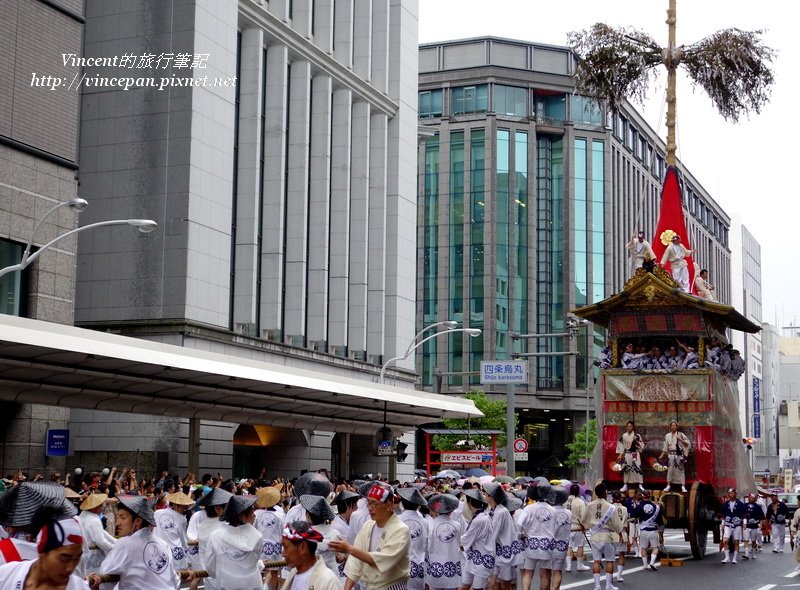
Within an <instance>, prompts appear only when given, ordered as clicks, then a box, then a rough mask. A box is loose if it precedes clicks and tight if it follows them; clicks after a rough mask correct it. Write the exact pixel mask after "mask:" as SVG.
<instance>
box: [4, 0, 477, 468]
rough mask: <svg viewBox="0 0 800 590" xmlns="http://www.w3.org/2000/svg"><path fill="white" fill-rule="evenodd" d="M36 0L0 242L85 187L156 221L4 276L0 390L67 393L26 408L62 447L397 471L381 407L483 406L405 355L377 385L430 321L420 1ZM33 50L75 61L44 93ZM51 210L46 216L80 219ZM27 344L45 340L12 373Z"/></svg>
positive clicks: (151, 459)
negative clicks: (453, 392)
mask: <svg viewBox="0 0 800 590" xmlns="http://www.w3.org/2000/svg"><path fill="white" fill-rule="evenodd" d="M73 4H75V5H77V6H79V7H81V8H82V7H85V13H83V12H74V13H73V12H71V10H76V9H75V7H71V8H70V7H69V6H67V5H73ZM20 6H21V8H20V10H19V11H18V12H13V13H12V14H11V15H10V16H11V18H10V20H9V19H8V18H5V19H4V22H5V24H4V25H3V27H4V31H5V29H6V28H8V27H11V28H12V29H13V30H12V31H11V32H12V33H13V34H4V35H3V36H2V38H3V39H15V38H16V39H18V41H17V44H16V45H15V46H14V47H10V48H7V49H8V51H7V53H8V54H12V55H15V56H17V61H16V62H14V63H12V65H11V66H10V67H12V70H13V71H12V72H4V73H8V74H9V76H8V79H14V80H17V85H16V86H15V87H14V88H13V93H15V94H13V95H12V97H11V98H12V99H13V100H9V101H5V102H3V103H2V108H3V110H2V112H0V116H2V121H0V124H2V125H3V127H2V128H1V129H0V135H2V137H3V146H2V147H0V149H1V150H2V152H0V153H2V162H3V165H4V172H8V174H4V176H3V183H4V184H3V191H4V192H3V207H2V212H3V213H2V217H0V219H2V225H0V228H1V229H0V237H2V238H3V242H2V253H3V256H4V261H6V259H7V260H13V259H14V257H15V256H17V255H18V254H19V253H20V245H21V244H24V242H25V241H26V239H27V238H28V235H29V233H30V229H31V228H32V226H33V224H34V220H38V219H40V218H41V212H42V210H44V207H46V206H48V205H50V204H53V203H57V202H60V201H62V200H64V199H68V198H69V197H74V196H76V194H77V193H76V191H77V190H78V186H79V187H80V189H79V196H80V197H82V198H84V199H86V200H88V201H89V203H90V204H91V206H90V207H89V208H88V209H87V210H86V211H85V212H84V213H83V214H82V218H81V224H82V225H88V224H91V223H93V222H98V221H102V220H107V219H109V218H152V219H154V220H156V221H157V222H158V225H159V231H157V232H154V233H152V234H150V235H149V236H147V237H146V238H145V239H139V238H137V237H136V236H130V235H125V236H122V237H121V236H120V235H118V232H115V231H113V230H112V229H109V228H100V229H97V230H95V231H93V232H84V233H82V234H81V239H80V241H79V243H78V251H79V252H80V256H79V257H78V264H77V267H78V268H77V279H76V282H75V283H73V277H74V276H75V266H76V263H75V256H74V253H75V242H74V241H73V242H65V243H64V244H63V248H62V250H60V251H59V252H57V253H55V254H54V255H53V260H52V266H47V265H46V264H45V263H46V262H47V260H46V259H45V258H44V257H43V258H42V261H41V262H42V264H39V265H38V266H37V267H36V268H35V269H34V270H32V271H31V272H30V273H29V274H28V275H23V276H22V277H20V276H19V275H17V276H16V278H15V279H14V280H16V281H17V282H8V281H9V279H5V280H4V282H3V286H5V287H10V289H11V292H10V294H7V295H6V296H5V298H4V303H3V305H4V306H5V308H6V309H8V310H10V313H12V314H14V315H19V316H23V317H21V318H7V319H6V318H4V322H3V324H4V329H3V335H2V337H0V347H2V348H3V352H2V354H0V357H2V358H3V361H1V362H0V373H2V375H0V379H2V380H3V382H4V387H3V389H2V391H0V397H2V399H36V400H39V399H41V400H48V401H49V402H50V403H52V404H60V405H65V406H69V407H70V408H72V409H71V410H67V409H64V408H59V409H58V416H56V415H55V410H54V414H53V416H50V414H48V413H47V412H45V411H44V410H41V411H39V410H36V412H35V416H36V418H37V419H45V418H46V419H47V420H49V421H50V422H51V423H52V424H55V425H58V426H66V425H67V422H66V420H67V416H68V417H69V424H68V426H69V428H70V431H71V434H72V455H71V456H70V457H69V459H68V460H67V462H66V467H67V468H68V469H71V468H73V467H75V466H83V467H89V468H100V467H103V466H106V465H113V464H116V465H124V466H136V467H138V471H139V473H148V474H155V473H158V472H159V471H160V470H161V469H169V470H170V471H173V472H181V473H182V472H184V471H185V470H186V469H187V468H189V469H190V470H191V471H194V472H196V473H197V472H200V473H202V472H205V471H208V472H212V473H217V472H220V473H221V474H223V476H230V475H231V474H235V475H237V476H238V475H250V476H252V475H257V474H258V473H259V471H260V469H261V468H262V467H264V468H266V473H267V474H270V475H283V476H296V475H299V474H300V473H301V472H302V471H304V470H314V469H318V468H322V467H325V468H328V469H330V470H331V471H332V473H333V475H334V476H339V477H342V476H347V475H349V474H351V473H373V474H374V473H378V472H382V473H384V474H385V473H387V471H389V473H391V472H392V469H393V467H392V465H393V462H391V461H389V460H388V459H387V458H386V457H375V456H374V451H375V448H376V441H375V440H373V437H374V435H375V430H376V429H377V428H378V427H379V426H381V425H382V424H383V425H387V424H388V425H389V426H391V427H393V428H394V431H393V433H392V435H393V436H401V435H402V434H403V432H404V431H407V430H410V429H413V426H415V425H417V424H420V423H423V422H435V421H436V420H438V419H441V418H442V417H443V416H446V415H448V414H449V413H450V411H451V410H453V411H454V415H463V416H466V415H469V414H470V413H475V411H474V406H473V405H472V403H471V402H468V403H466V404H465V403H463V402H462V401H461V400H445V399H444V398H443V397H441V396H438V397H435V398H434V397H432V396H428V395H426V394H424V393H423V394H419V393H417V392H415V391H414V381H415V374H414V373H413V358H409V359H399V360H398V361H397V363H396V364H393V365H392V366H390V367H389V368H388V373H387V376H388V379H387V383H386V384H385V385H384V384H377V383H376V381H377V379H378V375H379V373H380V369H381V367H382V366H383V364H384V363H386V362H387V361H389V360H394V358H395V357H401V356H403V352H404V351H405V350H406V348H407V347H408V346H409V343H410V342H412V341H413V339H414V335H415V333H416V331H415V316H414V312H415V296H416V293H415V285H416V275H415V270H416V269H415V253H416V239H415V234H414V231H413V227H414V223H415V215H416V197H417V195H416V168H415V161H416V160H415V155H416V151H415V150H416V135H417V116H416V101H417V75H416V61H417V41H416V39H417V14H416V2H412V1H408V0H374V1H367V2H360V1H359V2H354V1H353V0H335V1H334V0H314V1H312V0H294V1H289V0H273V1H270V2H265V1H263V0H241V1H240V2H212V1H210V0H194V1H189V2H183V3H181V5H180V10H178V9H177V8H176V7H175V6H173V5H172V4H167V3H153V2H149V1H145V0H134V1H133V2H125V3H119V2H108V1H106V0H88V1H87V2H85V3H84V2H74V1H73V0H69V1H68V0H64V1H63V2H61V1H58V0H56V1H53V2H51V1H47V2H44V1H42V2H37V1H34V0H32V1H31V2H25V3H20ZM84 20H85V24H83V23H84ZM9 23H10V24H9ZM52 31H58V34H57V35H55V34H53V33H52ZM43 39H44V40H46V42H42V40H43ZM81 39H83V43H84V45H83V47H81V45H80V42H81V41H80V40H81ZM29 45H30V47H29ZM34 46H35V48H36V49H37V50H39V52H38V53H37V52H36V51H29V50H30V49H31V48H32V47H34ZM31 53H34V54H35V55H36V60H35V61H34V62H32V63H29V61H26V60H28V59H29V54H31ZM62 53H64V54H65V55H66V56H67V58H66V59H62ZM40 54H41V55H40ZM23 58H24V59H23ZM7 63H8V62H4V66H3V67H9V66H7V65H5V64H7ZM62 63H63V65H64V67H63V68H55V67H54V66H53V64H57V65H62ZM48 67H49V68H50V69H47V68H48ZM31 68H33V69H34V70H35V71H36V72H37V73H38V72H47V73H50V72H52V73H53V75H54V76H57V77H58V79H59V80H60V79H64V80H67V81H69V80H72V81H73V82H76V81H77V83H75V84H74V85H71V87H70V88H69V89H66V88H62V89H57V90H56V91H52V90H48V89H41V90H40V89H37V88H35V87H34V85H32V84H30V74H31V72H30V69H31ZM62 70H63V71H62ZM12 73H14V74H17V75H16V76H13V75H10V74H12ZM34 79H36V78H35V77H34ZM7 95H8V93H4V96H7ZM55 97H59V100H63V101H64V103H63V104H62V103H58V104H56V103H53V101H54V100H55ZM48 101H50V102H48ZM31 109H34V110H31ZM78 125H80V135H79V134H78ZM78 138H80V139H78ZM76 171H77V173H76ZM17 200H19V203H17ZM52 221H53V223H52V224H51V225H49V226H47V227H42V231H43V232H44V231H46V232H48V236H50V235H51V234H53V233H58V232H60V231H61V230H64V229H72V227H74V223H75V220H74V216H72V215H67V213H66V212H65V211H61V212H60V215H59V217H58V218H57V219H55V218H54V220H52ZM41 243H42V241H41V240H40V239H38V238H37V240H36V241H35V242H34V244H35V245H36V246H38V245H40V244H41ZM35 273H40V274H35ZM8 291H9V289H8V288H7V289H4V294H5V293H8ZM21 302H22V303H21ZM26 302H27V305H28V309H25V308H24V304H25V303H26ZM73 305H74V317H73ZM24 316H27V318H25V317H24ZM32 317H33V318H36V317H41V318H43V319H46V320H48V321H59V322H62V323H65V324H71V323H73V321H74V323H75V324H76V325H77V326H78V327H80V328H89V329H90V330H85V329H83V330H82V329H79V328H75V327H72V326H69V327H67V328H64V329H62V330H56V329H53V328H51V327H49V326H51V324H47V323H44V322H35V321H32V320H30V319H29V318H32ZM101 332H102V333H101ZM131 337H133V338H131ZM44 342H48V343H50V345H51V346H52V347H53V350H52V351H51V352H50V353H49V354H48V351H47V350H46V345H45V344H44ZM43 347H45V348H43ZM12 354H13V355H16V356H18V357H19V358H18V359H17V360H19V362H23V363H24V362H28V361H31V360H32V359H35V362H29V365H30V367H29V369H28V370H26V371H24V372H20V371H15V369H16V365H15V364H14V363H13V362H11V361H10V360H8V359H9V357H10V355H12ZM408 391H412V392H413V395H409V394H408ZM404 398H407V399H404ZM309 404H310V405H309ZM454 404H455V405H454ZM464 408H466V410H467V411H466V413H464V412H461V410H462V409H464ZM470 408H471V409H470ZM48 411H49V409H48ZM14 412H17V413H20V415H25V416H30V415H31V410H30V409H25V407H24V406H20V407H17V406H14ZM5 415H7V416H11V415H13V412H11V411H10V410H9V412H6V414H5ZM36 426H37V428H36V429H34V428H31V429H30V430H31V432H32V434H30V436H31V437H32V438H31V441H33V437H35V438H36V440H37V441H39V440H43V438H42V437H40V436H39V433H38V430H39V428H38V426H39V424H38V422H37V424H36ZM9 430H10V429H9ZM9 430H6V429H4V431H5V432H8V431H9ZM14 432H16V430H14ZM16 440H18V441H19V442H20V444H23V443H24V444H25V445H27V444H28V442H29V441H27V440H26V439H24V438H22V437H19V438H17V439H16ZM407 442H409V443H411V446H410V447H409V449H408V450H409V452H410V453H411V454H412V456H413V437H410V436H408V437H407ZM37 445H39V449H40V450H41V447H42V446H43V443H42V444H40V443H39V442H37ZM26 449H27V447H26ZM8 464H10V465H13V466H14V467H16V466H20V465H31V466H38V465H39V463H36V462H35V461H33V460H29V461H28V462H27V463H26V462H24V461H23V460H22V458H18V457H17V455H14V456H13V457H11V458H10V459H9V462H8ZM61 465H62V467H63V466H64V463H63V461H62V463H61ZM412 468H413V465H412V464H411V463H410V462H408V463H406V464H402V465H400V466H399V467H398V469H397V470H398V475H401V474H405V475H409V474H410V473H411V469H412Z"/></svg>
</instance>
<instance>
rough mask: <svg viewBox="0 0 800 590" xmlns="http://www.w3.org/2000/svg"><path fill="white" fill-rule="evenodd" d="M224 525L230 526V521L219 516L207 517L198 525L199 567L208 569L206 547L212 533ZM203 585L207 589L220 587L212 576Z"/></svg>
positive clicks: (215, 589)
mask: <svg viewBox="0 0 800 590" xmlns="http://www.w3.org/2000/svg"><path fill="white" fill-rule="evenodd" d="M223 526H228V523H226V522H223V521H221V520H220V519H219V518H207V519H205V520H204V521H203V522H201V523H200V524H199V525H197V540H198V541H199V544H198V546H197V561H196V563H197V566H196V567H197V569H199V570H204V569H206V558H205V548H206V545H208V539H209V537H211V533H213V532H214V531H215V530H217V529H218V528H220V527H223ZM203 585H204V587H205V590H217V588H219V586H218V585H217V581H216V580H215V579H214V578H212V577H211V576H209V577H207V578H205V579H204V580H203Z"/></svg>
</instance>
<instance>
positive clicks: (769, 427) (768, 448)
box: [757, 322, 786, 464]
mask: <svg viewBox="0 0 800 590" xmlns="http://www.w3.org/2000/svg"><path fill="white" fill-rule="evenodd" d="M779 339H780V333H779V332H778V329H777V328H776V327H775V326H773V325H772V324H769V323H766V322H765V323H763V324H761V377H762V381H761V397H762V403H763V404H764V407H765V408H773V409H772V410H771V412H770V414H771V415H770V416H769V417H768V415H767V412H764V416H763V421H764V424H763V426H764V428H765V430H766V432H765V433H764V437H763V438H762V439H761V441H760V442H759V445H763V454H764V455H768V456H775V455H778V457H779V462H781V459H782V454H781V448H782V447H784V446H785V442H786V441H783V440H781V434H780V427H779V426H778V424H779V414H780V412H781V397H780V396H781V387H780V384H781V355H780V349H779ZM757 448H760V447H757ZM781 464H782V463H781Z"/></svg>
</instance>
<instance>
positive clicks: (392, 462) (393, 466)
mask: <svg viewBox="0 0 800 590" xmlns="http://www.w3.org/2000/svg"><path fill="white" fill-rule="evenodd" d="M457 325H458V322H455V321H453V320H445V321H443V322H436V323H435V324H431V325H430V326H428V327H427V328H423V329H422V330H420V331H419V332H417V335H416V336H414V338H413V339H412V340H411V343H410V344H409V345H408V348H406V351H405V352H404V353H403V354H401V355H400V356H396V357H392V358H390V359H389V360H388V361H386V362H385V363H383V366H382V367H381V372H380V375H378V383H384V382H385V378H386V369H387V368H388V366H389V365H390V364H391V363H393V362H395V361H402V360H405V359H407V358H408V357H410V356H411V355H412V354H413V352H414V351H415V350H416V349H417V348H419V347H420V346H422V345H423V344H425V343H426V342H427V341H428V340H432V339H434V338H438V337H439V336H444V335H445V334H454V333H456V332H466V333H467V334H469V335H470V337H472V338H476V337H478V336H480V335H481V333H482V332H481V330H480V329H479V328H458V329H456V326H457ZM438 327H443V328H445V330H442V331H441V332H436V334H431V335H430V336H427V337H426V338H423V339H422V340H420V341H419V342H417V339H418V338H419V337H420V336H422V335H423V334H424V333H425V332H427V331H428V330H431V329H433V328H438ZM383 409H384V425H383V426H384V428H385V427H386V424H385V422H386V402H384V406H383ZM403 450H405V449H403ZM396 472H397V463H396V457H395V456H394V455H392V456H390V457H389V479H390V480H392V479H394V478H395V476H396Z"/></svg>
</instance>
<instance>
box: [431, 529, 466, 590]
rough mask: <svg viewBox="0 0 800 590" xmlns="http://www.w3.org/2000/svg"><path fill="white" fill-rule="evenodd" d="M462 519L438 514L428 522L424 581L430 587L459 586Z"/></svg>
mask: <svg viewBox="0 0 800 590" xmlns="http://www.w3.org/2000/svg"><path fill="white" fill-rule="evenodd" d="M463 523H464V521H463V519H462V518H461V517H460V516H457V517H456V518H451V516H450V515H449V514H440V515H439V516H437V517H436V518H434V519H433V520H432V521H431V522H430V528H429V531H428V539H427V544H428V547H427V553H428V564H427V568H426V571H425V583H426V584H427V585H428V586H429V587H430V588H458V587H460V586H461V571H462V570H461V547H460V546H459V543H460V542H461V534H462V533H463V530H464V524H463Z"/></svg>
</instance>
